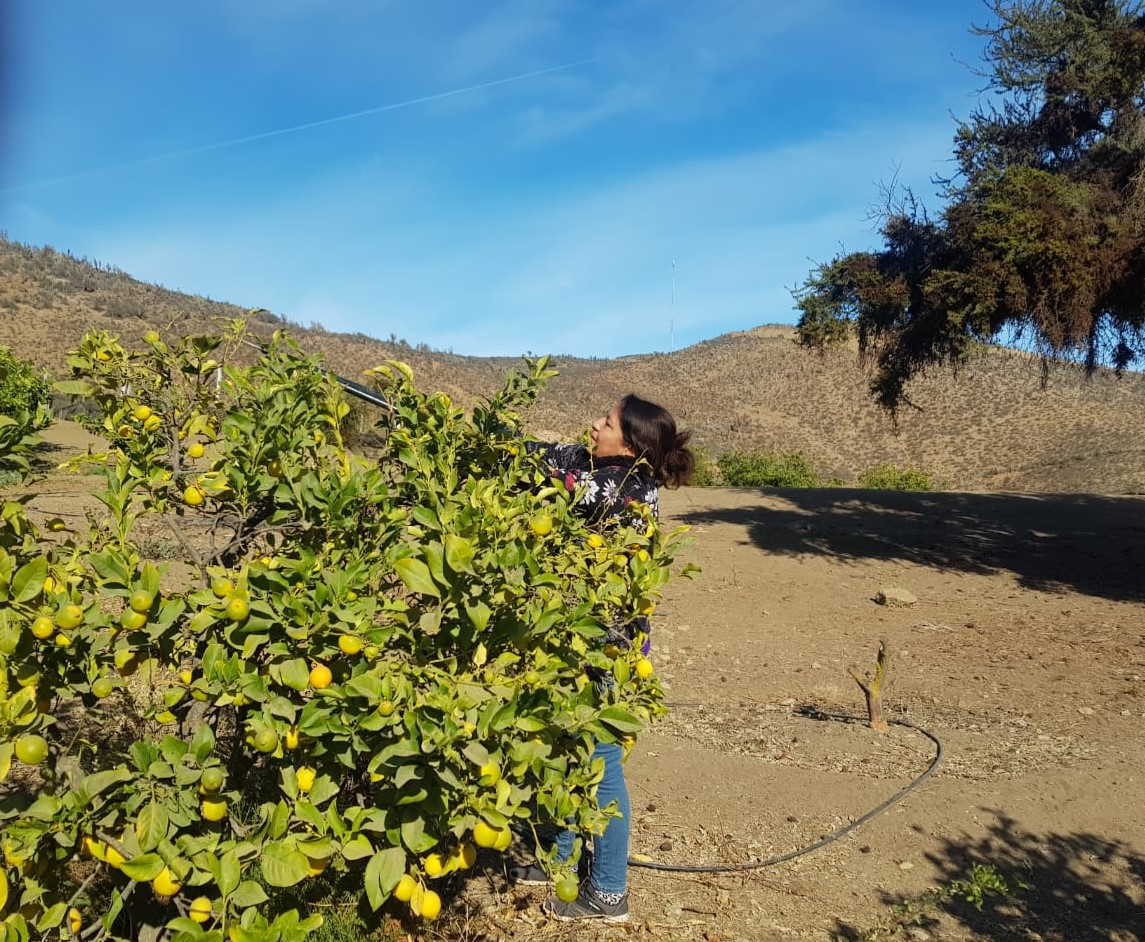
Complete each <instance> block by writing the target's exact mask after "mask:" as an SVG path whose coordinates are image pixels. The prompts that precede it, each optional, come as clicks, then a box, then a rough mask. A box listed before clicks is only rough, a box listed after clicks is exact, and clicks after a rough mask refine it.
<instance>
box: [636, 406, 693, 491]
mask: <svg viewBox="0 0 1145 942" xmlns="http://www.w3.org/2000/svg"><path fill="white" fill-rule="evenodd" d="M620 432H621V434H622V435H623V436H624V443H625V444H626V445H628V447H629V448H631V449H632V450H633V451H634V452H636V457H637V458H643V459H644V460H645V461H647V462H648V464H650V465H651V466H652V473H653V476H654V477H655V478H656V483H657V484H661V485H663V486H665V487H679V486H680V485H681V484H687V483H688V482H689V481H690V480H691V478H692V467H693V466H694V465H695V463H696V458H695V456H694V455H693V454H692V450H691V449H690V448H688V440H689V439H690V438H691V437H692V433H691V432H681V431H679V430H678V429H677V428H676V420H675V419H674V418H672V413H671V412H669V411H668V410H667V409H665V408H664V407H663V406H658V405H656V403H654V402H649V401H648V400H647V399H641V398H640V397H639V396H637V395H635V394H633V393H629V394H628V395H627V396H625V397H624V398H623V399H621V400H620Z"/></svg>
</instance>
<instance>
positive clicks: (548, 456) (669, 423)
mask: <svg viewBox="0 0 1145 942" xmlns="http://www.w3.org/2000/svg"><path fill="white" fill-rule="evenodd" d="M690 437H691V436H690V433H688V432H681V431H679V430H678V429H677V428H676V420H675V419H674V418H673V417H672V415H671V413H670V412H668V411H667V410H666V409H664V408H663V407H661V406H658V405H656V404H655V403H652V402H648V401H647V400H644V399H641V398H639V397H638V396H635V395H632V394H629V395H627V396H625V397H624V398H623V399H621V400H620V402H618V403H617V404H616V405H615V406H614V407H613V408H612V410H611V411H610V412H609V413H608V415H605V416H603V417H601V418H599V419H597V420H596V421H595V422H593V423H592V445H591V447H587V448H586V447H585V446H584V445H554V444H545V443H542V442H529V443H527V445H526V447H527V448H528V449H529V451H531V452H537V453H539V454H540V455H541V456H542V457H543V459H544V460H545V461H546V462H547V463H548V464H549V466H550V467H551V468H552V470H553V474H554V476H555V477H560V478H563V480H564V482H565V486H566V487H567V488H568V489H569V490H570V491H574V492H576V493H577V494H578V495H579V496H578V498H577V502H576V504H575V508H576V510H577V511H578V512H579V513H581V514H583V515H584V516H585V517H587V518H588V519H589V520H592V521H594V522H599V523H607V522H608V521H610V520H617V519H620V518H622V517H623V515H624V513H625V511H626V509H627V508H628V505H629V504H631V503H634V502H638V503H641V504H646V505H647V506H649V507H650V508H651V509H652V512H653V514H655V515H657V516H659V511H660V500H659V488H660V487H662V486H663V487H679V486H680V485H681V484H686V483H688V480H689V479H690V477H691V474H692V467H693V464H694V460H695V459H694V456H693V455H692V451H691V449H689V448H688V447H687V444H688V439H689V438H690ZM593 758H603V759H604V778H603V779H602V780H601V782H600V785H599V787H598V788H597V800H598V801H599V802H600V805H601V807H604V806H606V805H608V804H610V803H612V802H614V801H615V802H616V805H617V808H618V810H619V811H620V816H619V817H616V818H611V819H609V822H608V826H607V827H606V828H605V830H604V833H603V834H602V835H600V836H599V837H597V838H595V839H594V841H593V853H592V865H591V869H590V872H589V876H588V879H587V880H585V881H584V882H583V883H582V884H581V887H580V894H579V895H578V896H577V898H576V899H575V900H573V901H572V902H571V903H566V902H563V901H561V900H559V899H557V898H556V897H553V898H551V899H548V900H546V901H545V903H544V910H545V912H547V913H549V914H550V915H552V916H555V917H556V918H557V919H560V920H565V921H568V920H578V919H600V920H603V921H605V922H627V921H628V840H629V834H630V831H631V823H632V822H631V805H630V804H629V800H628V786H627V785H626V784H625V781H624V766H623V764H622V759H623V753H622V750H621V747H620V746H618V745H615V744H612V743H597V746H596V751H595V753H594V754H593ZM574 837H575V835H574V834H573V832H572V831H563V832H562V833H561V834H560V835H559V836H558V838H557V856H558V858H559V859H562V860H567V859H568V858H569V856H570V855H571V854H572V847H573V840H574ZM510 876H511V877H512V878H513V879H514V880H515V881H516V882H518V883H525V884H539V883H548V882H549V881H548V875H547V874H546V873H545V872H544V871H543V870H541V869H540V867H537V866H536V865H533V866H530V867H524V868H517V869H515V870H514V871H513V872H512V873H511V874H510Z"/></svg>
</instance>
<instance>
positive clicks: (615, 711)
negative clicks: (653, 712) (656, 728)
mask: <svg viewBox="0 0 1145 942" xmlns="http://www.w3.org/2000/svg"><path fill="white" fill-rule="evenodd" d="M598 718H599V719H600V722H602V723H603V724H604V725H605V726H607V727H608V728H609V729H611V730H614V731H615V732H617V733H620V734H622V735H623V734H626V733H638V732H640V731H641V730H642V729H644V724H643V723H641V722H640V720H638V719H637V718H636V717H635V716H633V715H632V714H631V713H629V712H628V711H627V710H623V709H621V708H620V707H608V708H607V709H604V710H601V711H600V716H599V717H598Z"/></svg>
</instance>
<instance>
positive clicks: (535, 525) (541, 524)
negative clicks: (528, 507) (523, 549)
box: [529, 514, 553, 536]
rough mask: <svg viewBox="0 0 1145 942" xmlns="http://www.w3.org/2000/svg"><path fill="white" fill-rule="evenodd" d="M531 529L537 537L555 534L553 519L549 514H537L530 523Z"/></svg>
mask: <svg viewBox="0 0 1145 942" xmlns="http://www.w3.org/2000/svg"><path fill="white" fill-rule="evenodd" d="M529 529H530V530H532V531H533V532H534V533H535V534H537V536H548V535H549V534H550V533H552V532H553V518H552V517H550V516H549V515H548V514H537V516H535V517H533V519H532V520H530V521H529Z"/></svg>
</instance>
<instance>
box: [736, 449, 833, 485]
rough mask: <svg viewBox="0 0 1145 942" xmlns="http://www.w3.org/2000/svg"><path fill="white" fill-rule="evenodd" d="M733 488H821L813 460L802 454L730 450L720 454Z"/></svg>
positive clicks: (795, 452)
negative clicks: (812, 463) (812, 464)
mask: <svg viewBox="0 0 1145 942" xmlns="http://www.w3.org/2000/svg"><path fill="white" fill-rule="evenodd" d="M716 464H717V465H718V466H719V469H720V475H721V476H722V477H723V483H724V484H726V485H728V486H729V487H821V486H822V482H821V481H820V480H819V475H817V474H816V473H815V469H814V468H813V467H812V466H811V460H810V459H809V458H808V457H807V456H806V455H805V454H803V453H802V452H799V451H728V452H725V453H724V454H722V455H720V457H719V458H718V459H717V461H716Z"/></svg>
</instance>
